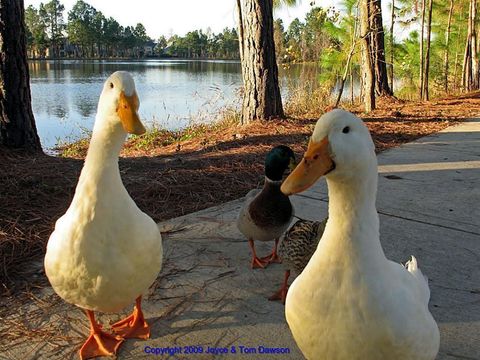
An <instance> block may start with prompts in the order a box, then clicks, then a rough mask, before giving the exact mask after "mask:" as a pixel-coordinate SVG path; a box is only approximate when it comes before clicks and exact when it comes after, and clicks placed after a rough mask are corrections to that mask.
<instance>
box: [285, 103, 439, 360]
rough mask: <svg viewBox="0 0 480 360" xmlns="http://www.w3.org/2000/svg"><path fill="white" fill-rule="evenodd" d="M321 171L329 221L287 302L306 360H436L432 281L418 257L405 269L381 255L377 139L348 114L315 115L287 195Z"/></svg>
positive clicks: (289, 318) (312, 180)
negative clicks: (375, 142) (431, 297)
mask: <svg viewBox="0 0 480 360" xmlns="http://www.w3.org/2000/svg"><path fill="white" fill-rule="evenodd" d="M322 175H325V178H326V180H327V185H328V194H329V199H330V200H329V215H328V216H329V219H328V222H327V225H326V228H325V232H324V234H323V237H322V239H321V241H320V243H319V245H318V248H317V250H316V251H315V253H314V255H313V257H312V258H311V260H310V262H309V263H308V265H307V266H306V267H305V270H304V271H303V272H302V273H301V275H300V276H298V277H297V278H296V279H295V281H294V282H293V284H292V285H291V287H290V289H289V291H288V294H287V299H286V306H285V315H286V318H287V322H288V325H289V326H290V329H291V331H292V333H293V336H294V338H295V340H296V342H297V344H298V346H299V348H300V349H301V351H302V352H303V354H304V355H305V357H306V358H307V359H329V360H330V359H348V360H351V359H362V360H363V359H368V360H374V359H381V360H383V359H389V360H393V359H410V360H411V359H425V360H427V359H434V358H435V356H436V355H437V353H438V349H439V343H440V335H439V331H438V327H437V324H436V322H435V320H434V319H433V317H432V315H431V314H430V312H429V310H428V301H429V298H430V290H429V288H428V282H427V280H426V278H425V277H424V276H423V275H422V272H421V271H420V269H418V268H417V262H416V259H415V258H414V257H412V260H411V261H410V262H408V264H407V269H405V267H403V266H402V265H401V264H397V263H394V262H392V261H390V260H388V259H387V258H386V257H385V255H384V253H383V249H382V247H381V245H380V240H379V220H378V214H377V210H376V208H375V200H376V192H377V177H378V175H377V160H376V156H375V152H374V144H373V141H372V139H371V137H370V134H369V132H368V129H367V127H366V126H365V125H364V124H363V122H362V121H361V120H360V119H358V118H357V117H356V116H354V115H353V114H351V113H349V112H346V111H343V110H334V111H332V112H329V113H327V114H325V115H323V116H322V117H321V118H320V120H318V122H317V124H316V126H315V130H314V132H313V135H312V138H311V140H310V144H309V146H308V149H307V151H306V153H305V155H304V158H303V159H302V161H301V162H300V164H299V165H298V166H297V168H296V169H295V170H294V171H293V172H292V173H291V174H290V176H289V177H288V178H287V179H286V180H285V182H284V183H283V185H282V188H281V189H282V192H284V193H285V194H287V195H290V194H294V193H298V192H301V191H303V190H306V189H307V188H308V187H310V186H312V185H313V184H314V183H315V182H316V181H317V179H319V178H320V177H321V176H322Z"/></svg>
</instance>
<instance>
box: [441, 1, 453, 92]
mask: <svg viewBox="0 0 480 360" xmlns="http://www.w3.org/2000/svg"><path fill="white" fill-rule="evenodd" d="M452 15H453V0H450V9H449V10H448V22H447V30H446V31H445V55H444V57H443V64H444V68H445V70H444V71H445V75H444V81H445V84H444V86H445V93H446V94H448V46H449V45H450V29H451V27H452Z"/></svg>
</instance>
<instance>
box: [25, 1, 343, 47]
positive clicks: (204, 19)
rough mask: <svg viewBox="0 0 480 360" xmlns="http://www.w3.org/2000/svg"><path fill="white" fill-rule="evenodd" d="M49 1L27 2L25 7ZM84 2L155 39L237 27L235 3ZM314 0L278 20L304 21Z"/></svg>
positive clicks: (324, 4)
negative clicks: (191, 32)
mask: <svg viewBox="0 0 480 360" xmlns="http://www.w3.org/2000/svg"><path fill="white" fill-rule="evenodd" d="M41 2H43V3H46V2H48V0H25V7H27V6H29V5H33V6H35V7H36V8H38V6H39V5H40V3H41ZM60 2H61V3H62V4H63V5H64V6H65V12H64V16H65V20H66V18H67V14H68V12H69V11H70V10H71V8H72V7H73V5H74V4H75V3H76V0H60ZM85 2H87V3H89V4H90V5H92V6H93V7H94V8H96V9H97V10H99V11H101V12H102V13H103V15H105V16H106V17H110V16H111V17H113V18H114V19H116V20H117V21H118V22H119V23H120V24H121V25H123V26H128V25H133V26H135V25H136V24H137V23H139V22H141V23H142V24H143V25H144V26H145V28H146V29H147V34H148V35H149V36H150V37H152V38H153V39H158V38H159V37H160V35H164V36H166V37H167V38H168V37H169V36H170V35H172V34H178V35H181V36H183V35H185V34H186V33H187V32H188V31H192V30H199V29H202V30H207V28H209V27H210V29H211V30H212V31H213V32H214V33H218V32H221V31H222V30H223V29H224V28H225V27H230V28H231V27H236V23H237V21H236V12H235V6H236V5H235V4H236V1H235V0H176V1H175V0H174V1H172V0H157V1H152V0H135V1H131V0H128V1H127V0H86V1H85ZM310 2H311V0H301V1H300V2H299V5H297V6H296V7H294V8H284V9H280V10H277V11H275V15H274V17H275V18H281V19H282V20H283V22H284V25H285V27H287V26H288V25H289V24H290V22H291V21H292V20H293V19H295V18H296V17H298V18H299V19H300V20H303V19H304V18H305V14H306V13H307V12H308V11H309V10H310V9H311V6H310ZM317 2H318V3H319V5H320V6H322V7H328V6H330V5H332V4H333V3H334V0H322V1H317Z"/></svg>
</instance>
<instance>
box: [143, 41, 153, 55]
mask: <svg viewBox="0 0 480 360" xmlns="http://www.w3.org/2000/svg"><path fill="white" fill-rule="evenodd" d="M155 45H156V44H155V42H154V41H151V40H150V41H147V42H146V43H145V44H144V45H143V56H153V55H154V54H155V52H154V49H155Z"/></svg>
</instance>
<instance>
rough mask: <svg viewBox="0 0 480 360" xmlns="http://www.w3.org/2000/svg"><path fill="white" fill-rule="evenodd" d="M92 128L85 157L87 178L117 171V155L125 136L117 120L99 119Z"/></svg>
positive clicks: (95, 177)
mask: <svg viewBox="0 0 480 360" xmlns="http://www.w3.org/2000/svg"><path fill="white" fill-rule="evenodd" d="M99 116H100V115H97V121H95V126H94V128H93V133H92V139H91V140H90V146H89V148H88V153H87V157H86V158H85V165H84V170H83V171H82V175H83V174H84V173H88V176H89V178H91V179H92V180H93V179H98V178H99V177H102V176H104V175H105V173H108V172H110V173H115V174H118V175H119V171H118V156H119V154H120V150H121V149H122V146H123V143H124V142H125V138H126V136H127V134H126V132H125V131H124V130H123V128H122V125H121V124H120V123H119V122H117V121H109V120H110V119H106V118H102V119H99V118H98V117H99Z"/></svg>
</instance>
